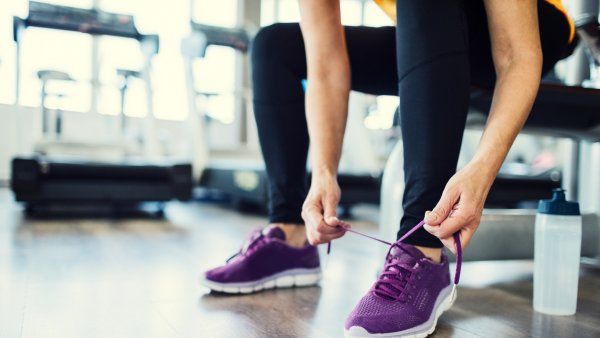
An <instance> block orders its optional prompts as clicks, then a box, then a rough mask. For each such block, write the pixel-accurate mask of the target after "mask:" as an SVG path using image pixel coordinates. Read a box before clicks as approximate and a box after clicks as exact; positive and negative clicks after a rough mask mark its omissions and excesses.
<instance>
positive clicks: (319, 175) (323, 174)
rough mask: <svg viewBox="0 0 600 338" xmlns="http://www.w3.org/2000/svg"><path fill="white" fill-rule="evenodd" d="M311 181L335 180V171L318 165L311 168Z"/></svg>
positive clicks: (330, 167)
mask: <svg viewBox="0 0 600 338" xmlns="http://www.w3.org/2000/svg"><path fill="white" fill-rule="evenodd" d="M312 179H313V180H330V179H333V180H337V169H335V168H333V167H332V166H327V165H318V166H315V167H313V168H312Z"/></svg>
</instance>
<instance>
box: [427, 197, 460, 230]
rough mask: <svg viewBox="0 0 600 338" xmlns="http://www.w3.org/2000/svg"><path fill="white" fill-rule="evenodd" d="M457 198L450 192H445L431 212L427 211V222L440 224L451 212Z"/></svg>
mask: <svg viewBox="0 0 600 338" xmlns="http://www.w3.org/2000/svg"><path fill="white" fill-rule="evenodd" d="M455 202H456V199H455V198H454V196H453V195H452V194H450V193H446V192H444V193H443V194H442V197H441V198H440V201H439V202H438V203H437V205H436V206H435V208H433V210H431V212H427V213H425V223H427V224H429V225H440V224H441V223H442V222H443V221H444V220H445V219H446V218H447V217H448V215H449V214H450V211H451V210H452V207H453V206H454V203H455Z"/></svg>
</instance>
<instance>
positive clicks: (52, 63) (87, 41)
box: [0, 0, 92, 111]
mask: <svg viewBox="0 0 600 338" xmlns="http://www.w3.org/2000/svg"><path fill="white" fill-rule="evenodd" d="M46 2H49V3H53V4H58V5H67V6H79V7H88V8H89V7H90V6H91V5H92V1H91V0H51V1H46ZM26 15H27V1H25V0H5V1H1V2H0V31H2V32H4V33H5V34H4V36H5V37H10V36H11V35H12V22H13V16H20V17H25V16H26ZM66 44H69V45H70V46H73V48H68V49H67V48H57V46H62V45H66ZM15 53H16V45H15V44H14V42H13V41H12V38H6V39H0V60H1V63H0V102H2V103H14V99H15V95H16V92H15V91H16V81H15V79H16V65H17V60H16V55H15ZM40 56H43V57H40ZM42 69H54V70H61V71H65V72H67V73H69V74H70V75H71V76H72V77H73V78H75V79H77V80H81V81H83V82H84V83H83V84H82V85H78V86H75V85H68V84H63V85H55V86H53V88H51V89H52V90H54V91H55V93H56V94H58V93H61V94H64V95H66V97H65V98H64V99H62V100H61V104H60V105H61V108H63V109H68V110H76V111H87V110H89V107H90V102H91V86H90V85H89V79H90V76H91V37H89V36H86V35H83V34H77V33H73V32H64V31H58V30H52V29H40V28H30V29H27V30H26V31H25V32H24V34H23V36H22V40H21V90H20V95H21V102H20V103H21V104H24V105H29V106H37V105H39V104H40V81H39V79H38V78H37V72H38V71H39V70H42Z"/></svg>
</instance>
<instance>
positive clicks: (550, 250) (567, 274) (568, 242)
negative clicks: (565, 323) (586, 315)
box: [533, 189, 581, 315]
mask: <svg viewBox="0 0 600 338" xmlns="http://www.w3.org/2000/svg"><path fill="white" fill-rule="evenodd" d="M580 255H581V214H580V213H579V204H578V203H577V202H569V201H567V200H566V199H565V192H564V190H563V189H555V190H553V196H552V199H551V200H542V201H540V204H539V207H538V212H537V215H536V217H535V254H534V260H535V263H534V274H533V308H534V309H535V311H538V312H542V313H546V314H551V315H572V314H574V313H575V311H576V309H577V284H578V281H579V262H580Z"/></svg>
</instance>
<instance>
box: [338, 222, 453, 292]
mask: <svg viewBox="0 0 600 338" xmlns="http://www.w3.org/2000/svg"><path fill="white" fill-rule="evenodd" d="M423 225H425V220H423V221H421V222H419V223H417V225H415V226H414V227H413V228H412V229H410V230H409V231H408V232H407V233H405V234H404V236H402V237H400V239H399V240H398V242H402V241H403V240H405V239H406V238H408V237H409V236H410V235H412V234H413V233H414V232H415V231H417V230H419V229H420V228H421V227H422V226H423ZM340 227H342V228H344V229H345V230H346V231H348V232H351V233H353V234H356V235H360V236H363V237H366V238H369V239H372V240H374V241H377V242H380V243H383V244H385V245H388V246H389V247H390V250H391V249H392V247H393V246H394V243H390V242H388V241H384V240H383V239H380V238H377V237H373V236H370V235H367V234H365V233H362V232H360V231H356V230H354V229H351V228H349V227H348V226H343V225H340ZM452 236H453V237H454V242H455V243H456V270H455V272H454V285H457V284H458V282H459V280H460V270H461V266H462V245H461V243H460V235H459V233H458V232H455V233H454V235H452ZM330 251H331V242H329V243H328V244H327V254H329V252H330ZM394 268H396V269H402V270H406V271H407V272H412V271H413V270H414V269H413V268H412V267H410V266H408V265H405V264H395V265H394ZM386 274H390V275H391V274H395V272H393V271H384V272H383V273H382V277H384V276H386ZM390 280H392V279H390ZM398 282H399V283H395V282H393V283H392V287H394V288H395V289H397V291H400V292H401V291H402V290H403V288H404V285H405V283H403V282H402V281H398ZM383 290H384V294H388V293H390V294H391V292H390V291H394V290H390V289H389V288H387V287H385V286H384V287H383Z"/></svg>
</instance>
